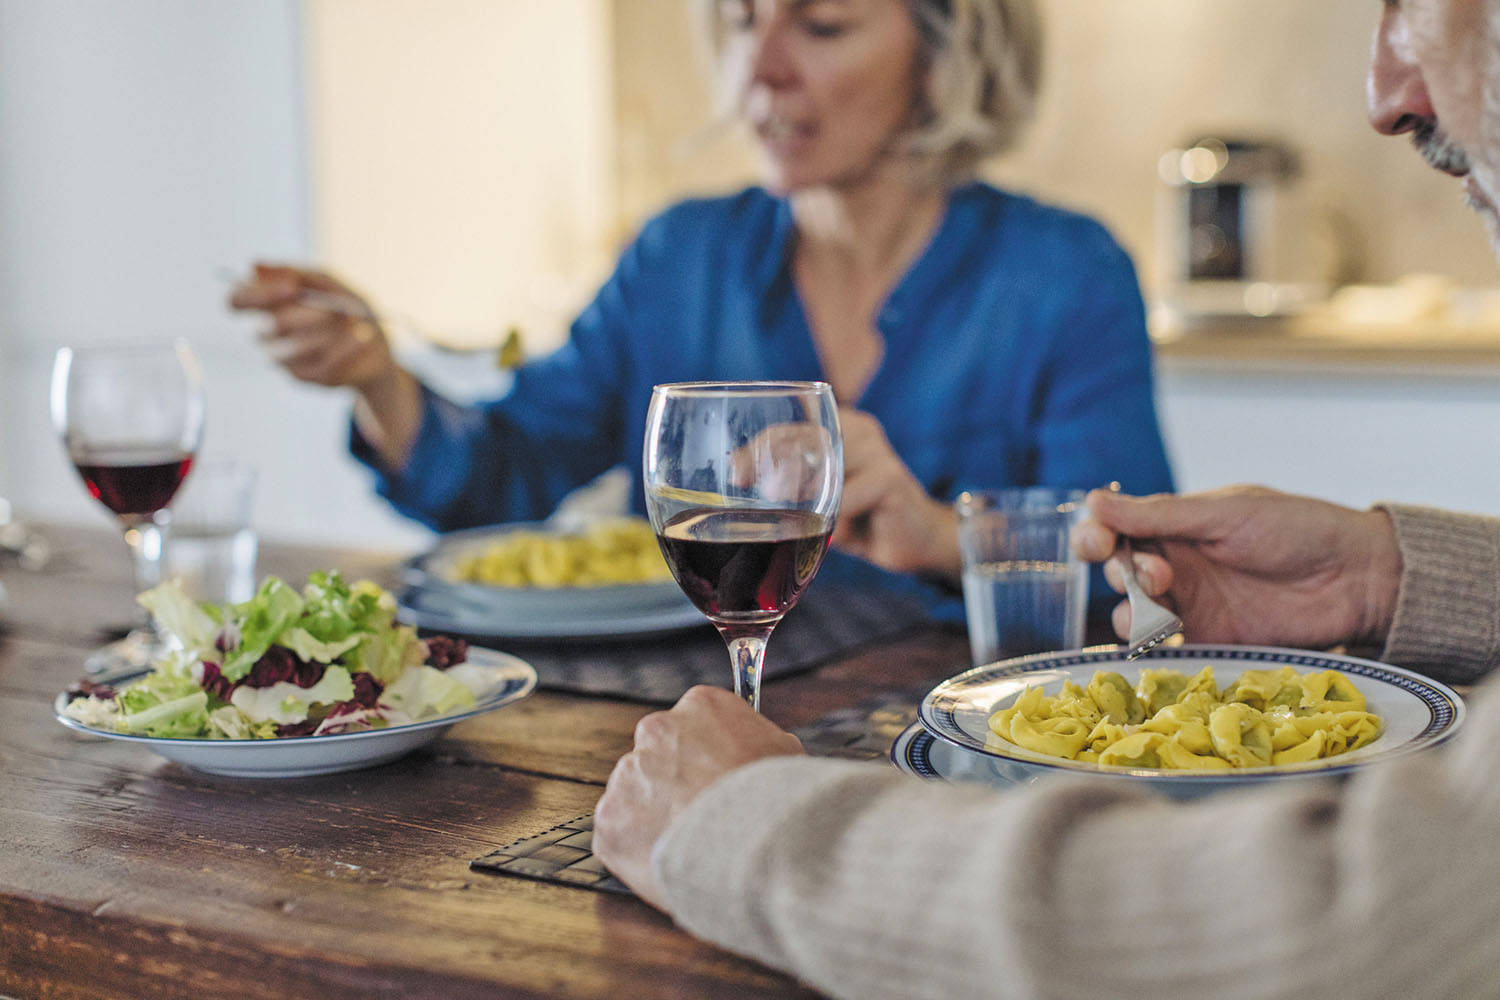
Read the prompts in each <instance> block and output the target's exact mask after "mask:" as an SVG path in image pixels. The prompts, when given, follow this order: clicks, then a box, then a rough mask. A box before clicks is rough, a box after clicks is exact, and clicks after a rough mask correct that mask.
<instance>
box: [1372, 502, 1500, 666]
mask: <svg viewBox="0 0 1500 1000" xmlns="http://www.w3.org/2000/svg"><path fill="white" fill-rule="evenodd" d="M1378 506H1379V507H1380V509H1382V510H1384V511H1385V512H1386V513H1387V514H1389V515H1390V517H1391V521H1392V523H1394V524H1395V526H1396V541H1397V544H1398V545H1399V546H1400V548H1401V559H1402V564H1403V565H1402V570H1401V586H1400V590H1399V592H1398V594H1397V597H1396V614H1395V618H1394V620H1393V621H1392V625H1391V631H1390V634H1389V635H1388V636H1387V637H1386V645H1385V650H1384V652H1383V653H1382V658H1383V659H1385V660H1386V661H1388V662H1390V663H1395V664H1398V665H1400V666H1404V667H1410V668H1412V669H1414V670H1421V671H1422V672H1423V673H1427V674H1430V675H1432V676H1433V677H1436V678H1438V679H1439V680H1444V681H1448V682H1450V683H1455V684H1469V683H1473V682H1474V681H1475V680H1477V679H1478V678H1480V677H1481V676H1483V675H1484V674H1486V673H1488V672H1489V671H1490V670H1492V669H1494V667H1495V666H1496V665H1497V664H1500V519H1497V518H1491V517H1478V516H1475V515H1469V514H1454V513H1450V512H1447V511H1442V510H1435V509H1432V508H1429V507H1410V506H1405V505H1401V504H1380V505H1378Z"/></svg>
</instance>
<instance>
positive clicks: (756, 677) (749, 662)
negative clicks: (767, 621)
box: [724, 629, 771, 712]
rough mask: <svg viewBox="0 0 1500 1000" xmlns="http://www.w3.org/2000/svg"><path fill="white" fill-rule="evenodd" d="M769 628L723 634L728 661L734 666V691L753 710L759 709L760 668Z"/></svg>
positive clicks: (764, 656) (764, 657)
mask: <svg viewBox="0 0 1500 1000" xmlns="http://www.w3.org/2000/svg"><path fill="white" fill-rule="evenodd" d="M770 635H771V630H770V629H766V630H765V631H763V632H761V631H757V632H753V633H744V632H736V633H735V634H733V635H730V634H728V633H726V634H725V636H724V640H725V642H726V643H727V644H728V646H729V662H730V665H731V666H732V667H733V668H734V693H735V694H737V695H739V696H740V697H741V698H743V699H744V700H745V704H747V705H749V706H750V707H751V708H753V709H755V711H757V712H759V711H760V668H761V665H762V664H763V663H764V662H765V659H766V639H768V638H769V637H770Z"/></svg>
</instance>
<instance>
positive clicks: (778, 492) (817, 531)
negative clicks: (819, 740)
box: [643, 382, 844, 710]
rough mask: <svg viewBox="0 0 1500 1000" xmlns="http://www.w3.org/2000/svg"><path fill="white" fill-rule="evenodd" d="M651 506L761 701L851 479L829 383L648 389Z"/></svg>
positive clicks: (747, 685)
mask: <svg viewBox="0 0 1500 1000" xmlns="http://www.w3.org/2000/svg"><path fill="white" fill-rule="evenodd" d="M643 464H644V471H645V485H646V509H647V512H648V513H649V514H650V516H651V524H652V527H653V528H654V529H655V531H656V538H657V541H658V542H659V543H660V545H661V550H662V554H663V555H664V556H665V557H666V560H667V565H668V566H670V567H671V568H672V574H673V575H674V576H675V577H676V578H677V583H678V584H679V585H680V586H681V587H682V589H683V591H684V592H685V593H686V594H687V596H688V598H689V599H690V600H691V601H692V602H693V603H694V604H695V605H697V606H698V609H699V610H700V611H702V612H703V613H704V614H705V615H706V616H708V619H709V621H711V622H713V624H714V626H715V627H716V628H717V629H718V630H719V633H720V634H721V635H722V636H723V637H724V641H725V642H726V644H727V645H728V646H729V658H730V662H731V665H732V666H733V669H734V690H735V692H736V693H737V694H738V695H739V696H740V697H741V698H743V699H745V701H746V702H748V703H749V705H750V707H751V708H754V709H757V710H758V709H759V708H760V679H761V667H762V664H763V662H764V659H765V650H766V640H767V639H768V638H769V637H770V635H771V631H772V630H773V629H774V628H775V627H776V625H777V623H778V622H780V621H781V618H782V616H783V615H785V614H786V613H787V611H788V610H790V609H791V607H792V606H793V605H795V604H796V603H797V599H798V598H799V597H801V596H802V592H803V591H804V590H805V589H806V587H807V585H808V584H809V583H810V582H811V581H812V578H813V576H814V575H815V574H816V573H817V571H818V567H819V566H820V565H822V562H823V555H824V553H826V552H827V551H828V538H829V535H831V534H832V532H833V524H834V518H835V517H836V516H837V514H838V509H839V500H840V498H841V496H842V493H843V486H844V446H843V439H842V438H841V437H840V435H839V423H838V409H837V407H836V405H835V404H834V400H833V390H832V389H831V388H830V387H829V386H828V384H827V383H824V382H683V383H676V384H669V385H659V386H656V388H655V389H653V390H652V393H651V406H650V409H649V410H648V411H647V415H646V441H645V455H644V460H643Z"/></svg>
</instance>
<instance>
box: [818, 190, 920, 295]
mask: <svg viewBox="0 0 1500 1000" xmlns="http://www.w3.org/2000/svg"><path fill="white" fill-rule="evenodd" d="M946 200H947V197H946V192H944V191H943V190H942V189H941V188H938V187H931V186H926V185H919V184H916V183H914V182H912V181H911V180H909V179H906V178H904V177H892V176H884V177H879V178H870V179H867V180H866V181H864V182H863V183H861V184H859V185H858V186H857V187H851V188H834V187H821V188H814V189H810V190H807V191H799V192H797V193H796V194H793V195H792V196H791V199H790V201H791V206H792V218H793V219H794V220H795V222H796V226H797V250H796V252H797V255H798V256H799V257H800V258H801V259H802V262H803V263H804V264H805V265H806V264H813V265H814V266H815V267H816V268H817V269H819V270H822V269H824V268H832V269H835V270H837V271H840V272H842V273H843V274H844V277H845V278H846V279H853V280H864V281H868V280H875V281H882V282H888V283H891V284H894V282H895V281H896V279H897V278H899V276H900V275H901V274H902V273H904V272H905V270H906V269H907V267H909V266H910V265H911V262H912V261H913V260H915V259H916V258H917V255H918V254H920V253H921V252H922V250H923V248H924V247H926V246H927V244H928V243H929V242H930V241H931V239H932V235H933V233H934V232H936V230H937V227H938V223H939V222H940V221H941V220H942V216H943V207H944V204H945V202H946Z"/></svg>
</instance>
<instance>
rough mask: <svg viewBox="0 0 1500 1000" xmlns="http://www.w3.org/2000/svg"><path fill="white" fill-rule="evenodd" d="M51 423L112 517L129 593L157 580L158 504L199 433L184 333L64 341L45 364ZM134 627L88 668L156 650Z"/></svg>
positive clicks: (184, 467) (161, 516) (164, 501)
mask: <svg viewBox="0 0 1500 1000" xmlns="http://www.w3.org/2000/svg"><path fill="white" fill-rule="evenodd" d="M51 407H52V424H53V428H54V430H56V432H57V433H58V435H59V436H60V437H61V438H62V442H63V447H64V449H65V450H66V451H67V454H68V458H69V460H70V461H71V462H72V463H73V467H74V468H75V469H76V470H77V471H78V474H79V476H80V477H81V478H82V479H83V483H84V486H85V487H87V489H88V491H89V494H90V495H91V496H92V497H93V498H94V499H96V500H98V501H99V502H100V503H101V504H103V505H104V506H105V507H106V508H108V509H109V511H110V512H111V513H112V514H114V516H115V520H116V521H117V522H118V523H119V525H120V527H121V529H122V530H123V531H124V533H125V541H126V543H127V544H128V546H129V548H130V551H131V555H132V561H133V567H134V575H135V587H136V592H137V593H140V592H141V591H144V590H148V589H150V588H151V587H154V586H156V584H158V583H160V582H161V566H162V550H163V548H164V546H165V545H166V530H167V525H168V523H169V521H170V515H169V513H168V505H169V504H170V503H171V501H172V498H173V496H174V495H176V493H177V488H178V487H179V486H180V485H181V484H182V481H183V479H184V478H185V477H186V476H187V473H188V470H189V469H190V468H191V467H192V463H193V456H194V455H195V454H196V453H197V450H198V445H199V443H200V441H201V440H202V437H203V408H204V402H203V377H202V375H201V373H200V372H199V370H198V362H197V360H196V359H195V358H194V357H193V353H192V350H191V349H190V348H189V347H188V344H187V342H186V341H184V340H180V339H179V340H162V341H149V342H140V343H127V344H104V345H98V346H89V347H64V348H62V349H60V350H59V351H58V352H57V357H56V359H55V361H54V362H53V366H52V394H51ZM159 646H160V642H159V640H157V639H156V637H155V636H154V634H152V633H148V632H142V631H141V630H137V631H136V632H132V633H131V635H130V636H127V637H126V639H125V640H122V642H121V643H120V644H116V645H115V646H114V647H112V648H111V649H110V651H109V653H107V654H104V655H103V657H102V658H101V659H95V660H94V661H92V663H91V666H93V667H94V668H95V669H111V668H113V667H117V666H131V667H134V666H145V665H147V664H146V662H142V661H149V658H150V656H151V655H152V654H153V653H154V652H155V651H156V650H157V649H158V648H159Z"/></svg>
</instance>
